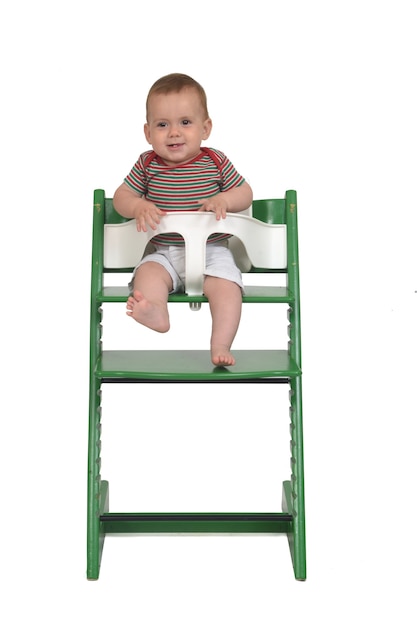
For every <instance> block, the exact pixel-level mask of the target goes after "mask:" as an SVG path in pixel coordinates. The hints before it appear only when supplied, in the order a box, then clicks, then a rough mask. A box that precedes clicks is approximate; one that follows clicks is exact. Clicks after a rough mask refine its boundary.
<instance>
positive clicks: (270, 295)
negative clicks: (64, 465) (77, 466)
mask: <svg viewBox="0 0 417 626" xmlns="http://www.w3.org/2000/svg"><path fill="white" fill-rule="evenodd" d="M196 220H198V221H196ZM221 229H224V232H227V233H229V234H231V235H232V237H231V239H230V247H231V249H232V251H233V253H234V255H235V258H236V261H237V263H238V265H239V266H240V268H241V270H242V274H243V276H245V275H246V274H247V275H249V274H254V273H256V274H260V275H264V276H265V277H266V276H267V275H268V274H274V273H276V274H284V275H285V281H284V283H285V286H274V285H270V284H269V281H267V280H265V283H266V286H259V285H252V286H251V285H248V286H246V285H245V293H244V295H243V305H244V306H246V305H250V304H251V303H258V304H259V303H262V304H266V305H267V304H269V303H279V304H281V305H282V306H284V307H286V308H287V310H288V328H287V330H288V336H289V341H288V346H287V348H286V349H281V350H276V349H271V350H264V349H259V350H257V349H254V350H233V353H234V355H235V357H236V365H234V366H233V367H215V366H213V364H212V363H211V358H210V352H209V350H148V349H146V350H145V349H144V350H105V349H103V347H102V336H103V333H104V329H105V322H106V320H105V315H103V312H102V305H103V304H104V303H121V302H126V300H127V297H128V288H127V286H126V287H120V286H118V285H113V286H112V285H111V284H110V285H109V284H108V283H111V278H112V276H115V275H116V274H117V273H120V272H124V273H128V272H131V271H132V269H133V267H134V266H135V264H136V263H137V262H138V261H139V260H140V258H141V257H142V254H143V252H144V250H145V247H146V245H147V243H148V241H149V239H150V238H151V237H152V236H153V235H155V231H151V232H150V233H138V232H137V231H136V224H135V221H134V220H126V219H125V218H123V217H121V216H120V215H119V214H118V213H117V212H116V211H115V210H114V207H113V201H112V198H107V197H106V195H105V192H104V191H103V190H101V189H97V190H95V192H94V209H93V241H92V270H91V318H90V392H89V393H90V398H89V403H90V410H89V445H88V507H87V508H88V519H87V578H88V579H89V580H97V579H98V578H99V573H100V563H101V556H102V551H103V546H104V540H105V537H106V535H108V534H111V533H281V534H282V533H284V534H286V535H287V537H288V542H289V548H290V553H291V558H292V564H293V570H294V576H295V578H296V579H297V580H305V578H306V541H305V506H304V464H303V424H302V388H301V378H302V374H301V328H300V287H299V265H298V228H297V195H296V192H295V191H287V192H286V195H285V198H283V199H271V200H255V201H254V202H253V204H252V209H251V215H247V214H229V215H228V217H227V219H226V220H222V221H220V222H218V221H216V220H215V216H214V214H210V213H195V212H192V213H186V212H180V213H178V212H175V214H174V213H172V214H169V215H167V216H166V217H164V218H163V219H162V220H161V225H160V226H159V229H158V231H157V232H174V231H176V232H180V233H181V234H182V235H183V237H184V240H185V245H186V290H185V293H177V294H173V295H170V296H169V306H170V307H171V306H179V305H180V304H184V303H188V304H189V306H190V307H191V308H194V309H198V308H199V307H201V305H202V304H203V303H205V302H207V299H206V298H205V296H204V295H203V291H202V284H203V271H204V249H205V246H204V243H205V240H206V238H207V236H208V235H209V234H210V233H211V232H219V231H221ZM105 278H106V280H105ZM258 278H259V277H258ZM114 282H116V281H114ZM261 282H262V281H261ZM171 332H175V331H174V330H172V331H171ZM126 382H134V383H137V384H141V383H149V382H156V383H158V382H159V383H166V382H174V383H177V384H181V383H187V384H190V383H193V382H195V383H201V382H204V383H226V384H227V383H235V382H241V383H244V384H251V383H257V384H259V383H276V384H286V385H288V387H289V391H290V393H289V398H290V399H289V412H290V455H289V456H290V458H289V473H290V478H289V479H288V480H283V481H282V506H281V509H282V510H281V511H268V512H244V513H230V512H222V513H212V512H210V513H189V512H180V511H174V512H166V513H153V512H120V511H115V512H112V511H111V509H110V506H109V483H108V481H106V480H103V479H102V478H101V475H100V465H101V407H102V395H103V403H104V402H105V399H106V397H105V391H104V389H105V385H106V384H107V383H112V384H114V383H126ZM232 391H233V386H232V387H231V392H232ZM277 417H278V418H279V416H277ZM103 436H105V433H103ZM138 504H139V505H140V503H138Z"/></svg>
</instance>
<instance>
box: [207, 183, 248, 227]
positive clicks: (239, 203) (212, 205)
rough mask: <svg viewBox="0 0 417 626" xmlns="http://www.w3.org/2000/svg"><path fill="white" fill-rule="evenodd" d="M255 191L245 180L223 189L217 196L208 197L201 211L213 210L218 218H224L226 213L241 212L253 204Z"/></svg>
mask: <svg viewBox="0 0 417 626" xmlns="http://www.w3.org/2000/svg"><path fill="white" fill-rule="evenodd" d="M252 200H253V193H252V188H251V187H250V185H249V184H248V183H247V182H246V181H245V182H244V183H242V184H241V185H239V187H233V189H229V190H228V191H222V192H220V193H218V194H217V195H216V196H212V197H211V198H207V199H206V200H204V201H203V202H202V204H201V207H200V209H199V211H212V212H213V213H215V214H216V219H218V220H220V219H224V218H225V217H226V213H239V211H244V210H245V209H247V208H248V207H250V205H251V204H252Z"/></svg>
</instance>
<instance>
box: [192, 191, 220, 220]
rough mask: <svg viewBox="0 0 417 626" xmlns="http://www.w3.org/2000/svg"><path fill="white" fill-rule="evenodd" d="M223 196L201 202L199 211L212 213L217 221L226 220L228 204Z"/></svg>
mask: <svg viewBox="0 0 417 626" xmlns="http://www.w3.org/2000/svg"><path fill="white" fill-rule="evenodd" d="M222 196H223V194H221V193H219V194H218V195H217V196H212V197H211V198H207V199H206V200H203V201H202V202H201V207H200V208H199V209H198V210H199V211H212V212H213V213H215V214H216V220H220V219H225V217H226V214H227V203H226V201H225V199H224V198H223V197H222Z"/></svg>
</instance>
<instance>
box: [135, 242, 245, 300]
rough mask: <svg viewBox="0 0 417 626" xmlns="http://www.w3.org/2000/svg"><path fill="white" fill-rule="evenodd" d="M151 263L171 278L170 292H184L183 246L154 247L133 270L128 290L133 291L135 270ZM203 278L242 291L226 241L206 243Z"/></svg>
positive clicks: (239, 278) (237, 271) (239, 277)
mask: <svg viewBox="0 0 417 626" xmlns="http://www.w3.org/2000/svg"><path fill="white" fill-rule="evenodd" d="M149 261H153V262H154V263H160V264H161V265H162V266H163V267H164V268H165V269H166V270H167V272H168V274H169V275H170V276H171V278H172V285H173V288H172V291H171V292H170V293H178V292H183V291H184V290H185V246H155V252H151V253H150V254H147V255H146V256H145V257H143V259H142V260H141V262H140V263H138V264H137V266H136V267H135V269H134V270H133V276H132V279H131V281H130V283H129V290H130V292H132V290H133V280H134V277H135V273H136V270H137V269H138V267H140V266H141V265H143V264H144V263H148V262H149ZM204 276H216V278H225V279H226V280H230V281H231V282H233V283H237V284H238V285H239V287H240V288H241V289H242V291H243V281H242V273H241V271H240V269H239V268H238V267H237V265H236V263H235V260H234V258H233V254H232V253H231V251H230V250H229V248H228V243H227V240H224V241H217V242H215V243H208V244H207V247H206V270H205V272H204Z"/></svg>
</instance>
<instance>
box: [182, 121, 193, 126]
mask: <svg viewBox="0 0 417 626" xmlns="http://www.w3.org/2000/svg"><path fill="white" fill-rule="evenodd" d="M190 124H191V120H182V125H183V126H189V125H190Z"/></svg>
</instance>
